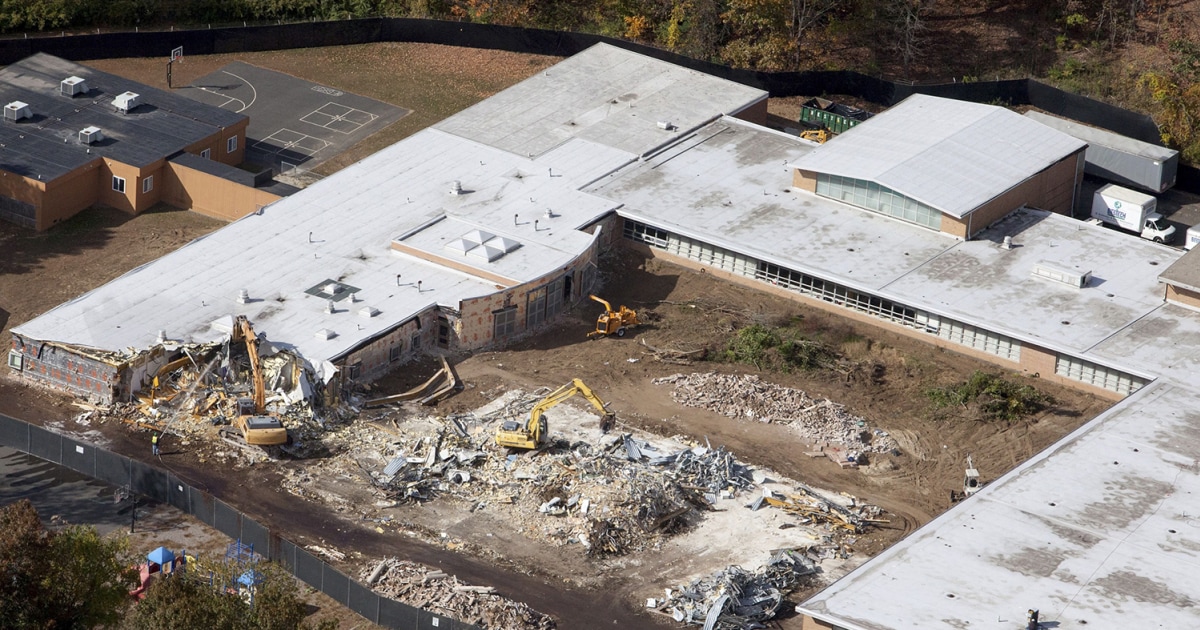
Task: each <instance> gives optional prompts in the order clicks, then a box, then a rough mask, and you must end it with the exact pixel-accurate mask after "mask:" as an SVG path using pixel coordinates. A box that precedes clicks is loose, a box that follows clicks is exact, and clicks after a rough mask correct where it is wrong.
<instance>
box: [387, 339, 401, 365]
mask: <svg viewBox="0 0 1200 630" xmlns="http://www.w3.org/2000/svg"><path fill="white" fill-rule="evenodd" d="M402 356H404V342H403V341H401V342H400V343H398V344H396V345H394V346H392V347H391V349H389V350H388V362H389V363H395V362H397V361H399V360H400V357H402Z"/></svg>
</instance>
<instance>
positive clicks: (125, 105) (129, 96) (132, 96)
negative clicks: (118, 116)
mask: <svg viewBox="0 0 1200 630" xmlns="http://www.w3.org/2000/svg"><path fill="white" fill-rule="evenodd" d="M141 104H142V97H141V96H140V95H138V94H136V93H134V92H122V93H120V94H118V95H117V97H116V98H114V99H113V106H114V107H116V108H117V111H120V112H121V113H124V114H128V113H129V110H131V109H133V108H135V107H137V106H138V105H141Z"/></svg>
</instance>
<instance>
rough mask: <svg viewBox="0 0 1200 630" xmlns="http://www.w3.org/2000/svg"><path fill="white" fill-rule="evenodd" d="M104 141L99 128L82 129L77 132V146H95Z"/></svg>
mask: <svg viewBox="0 0 1200 630" xmlns="http://www.w3.org/2000/svg"><path fill="white" fill-rule="evenodd" d="M103 139H104V132H103V131H100V128H99V127H84V128H83V129H80V130H79V144H95V143H97V142H100V141H101V140H103Z"/></svg>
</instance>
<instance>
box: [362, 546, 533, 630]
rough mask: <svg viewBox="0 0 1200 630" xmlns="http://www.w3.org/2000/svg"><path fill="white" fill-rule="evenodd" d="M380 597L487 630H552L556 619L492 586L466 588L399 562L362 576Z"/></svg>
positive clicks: (371, 568)
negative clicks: (497, 591)
mask: <svg viewBox="0 0 1200 630" xmlns="http://www.w3.org/2000/svg"><path fill="white" fill-rule="evenodd" d="M360 577H362V578H364V579H365V580H366V581H367V584H368V585H370V586H371V587H372V588H373V589H374V590H375V592H376V593H379V594H380V595H383V596H385V597H390V598H392V599H395V600H397V601H400V602H404V603H405V604H408V605H410V606H416V607H418V608H423V609H425V610H428V611H430V612H432V613H434V614H437V615H445V616H447V617H452V618H454V619H457V620H459V621H461V622H464V623H468V624H475V625H478V626H480V627H482V628H485V629H486V630H492V629H495V630H510V629H512V630H550V629H552V628H555V627H556V626H555V623H554V620H553V619H552V618H550V617H549V616H547V615H544V614H542V613H539V612H537V611H536V610H534V609H532V608H530V607H529V605H527V604H524V603H521V602H517V601H513V600H511V599H508V598H506V597H502V596H500V595H497V594H496V593H495V589H494V588H493V587H491V586H474V585H470V584H463V583H461V582H459V581H458V578H457V577H455V576H452V575H447V574H446V573H445V572H444V571H437V570H433V571H430V570H429V569H427V568H425V567H423V566H421V565H419V564H416V563H413V562H407V561H403V560H397V559H395V558H384V559H383V560H381V561H379V562H378V563H375V564H373V565H369V566H368V567H366V568H364V569H363V570H362V572H361V576H360Z"/></svg>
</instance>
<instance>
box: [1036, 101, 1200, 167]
mask: <svg viewBox="0 0 1200 630" xmlns="http://www.w3.org/2000/svg"><path fill="white" fill-rule="evenodd" d="M1025 116H1026V117H1027V118H1030V119H1032V120H1036V121H1038V122H1039V123H1042V124H1043V125H1046V126H1047V127H1051V128H1053V129H1057V130H1058V131H1061V132H1063V133H1065V134H1068V135H1070V136H1073V137H1075V138H1079V139H1080V140H1082V141H1084V142H1086V143H1088V144H1089V145H1099V146H1103V147H1109V148H1111V149H1116V150H1118V151H1121V152H1122V153H1128V154H1130V155H1137V156H1141V157H1144V158H1149V159H1152V160H1159V161H1162V162H1165V161H1167V160H1170V159H1171V158H1173V157H1175V156H1176V155H1179V152H1178V151H1176V150H1174V149H1168V148H1167V147H1162V146H1158V145H1156V144H1150V143H1149V142H1142V141H1141V140H1138V139H1136V138H1130V137H1129V136H1122V135H1121V134H1119V133H1113V132H1111V131H1109V130H1107V129H1100V128H1098V127H1091V126H1089V125H1085V124H1083V123H1080V122H1076V121H1074V120H1068V119H1066V118H1059V117H1058V116H1051V115H1050V114H1043V113H1042V112H1035V111H1030V112H1025Z"/></svg>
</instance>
